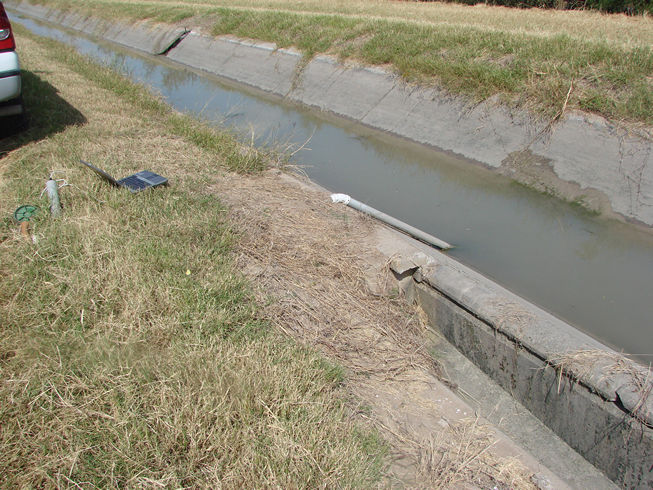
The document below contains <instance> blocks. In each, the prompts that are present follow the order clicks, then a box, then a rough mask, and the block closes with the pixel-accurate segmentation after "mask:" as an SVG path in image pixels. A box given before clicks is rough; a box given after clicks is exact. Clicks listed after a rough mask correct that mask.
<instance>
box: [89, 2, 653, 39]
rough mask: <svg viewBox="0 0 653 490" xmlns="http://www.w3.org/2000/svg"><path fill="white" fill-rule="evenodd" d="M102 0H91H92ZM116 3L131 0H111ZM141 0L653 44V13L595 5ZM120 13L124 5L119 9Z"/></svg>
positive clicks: (203, 9) (195, 10) (197, 8)
mask: <svg viewBox="0 0 653 490" xmlns="http://www.w3.org/2000/svg"><path fill="white" fill-rule="evenodd" d="M102 2H103V0H88V1H87V2H85V3H87V4H88V5H89V6H92V5H93V4H99V3H102ZM111 3H112V4H114V5H120V4H133V3H134V2H133V1H132V0H112V2H111ZM138 3H139V4H142V5H146V6H155V7H160V8H165V7H175V8H180V7H182V8H186V9H190V10H189V11H192V12H193V13H194V14H202V13H205V12H206V11H207V10H210V9H213V8H216V7H234V8H242V9H251V10H275V11H282V12H298V13H307V14H315V13H319V14H334V15H339V16H348V17H358V18H365V19H387V20H401V21H409V22H411V23H417V24H430V25H446V26H460V27H463V26H471V27H475V28H478V29H481V30H484V31H488V32H509V33H516V34H528V35H536V36H545V37H552V36H557V35H561V34H562V35H568V36H571V37H574V38H576V39H580V40H592V41H596V42H604V41H609V42H610V43H614V44H615V45H619V46H623V47H634V46H641V47H646V46H650V45H651V44H653V28H652V27H651V19H649V18H647V17H637V16H635V17H629V16H626V15H605V14H601V13H598V12H593V11H580V10H579V11H558V10H541V9H526V10H520V9H511V8H505V7H493V6H488V5H476V6H474V7H468V6H464V5H460V4H453V3H444V2H429V3H417V2H410V1H396V0H328V1H323V0H293V1H291V0H139V2H138ZM115 12H116V13H119V12H120V10H119V9H116V10H115Z"/></svg>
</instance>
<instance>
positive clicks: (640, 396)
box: [548, 349, 653, 425]
mask: <svg viewBox="0 0 653 490" xmlns="http://www.w3.org/2000/svg"><path fill="white" fill-rule="evenodd" d="M548 363H549V365H551V366H552V367H553V368H554V369H556V371H557V372H558V392H560V389H561V386H562V383H563V376H566V377H568V378H569V380H570V381H571V382H583V383H586V384H589V385H590V386H591V385H592V384H593V383H601V382H602V381H603V380H604V379H605V378H607V377H612V376H614V375H620V376H623V377H624V378H625V379H626V380H627V386H626V387H622V388H628V389H629V390H631V391H632V392H633V393H634V394H635V396H636V397H637V402H636V403H635V404H634V406H632V407H626V408H627V409H628V410H629V412H630V414H631V415H632V416H633V417H634V418H635V419H637V420H639V421H640V422H643V423H645V424H648V425H650V416H651V414H650V413H649V412H648V410H649V409H648V405H649V399H650V396H651V392H652V391H653V376H652V371H651V367H650V366H649V368H648V369H646V368H644V367H642V366H640V365H638V364H637V363H635V362H633V361H631V360H630V359H628V358H626V357H625V356H623V355H621V354H618V353H616V352H606V351H603V350H592V349H590V350H578V351H573V352H566V353H564V354H559V355H556V356H554V357H552V358H551V359H549V361H548Z"/></svg>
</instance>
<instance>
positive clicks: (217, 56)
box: [5, 2, 653, 488]
mask: <svg viewBox="0 0 653 490" xmlns="http://www.w3.org/2000/svg"><path fill="white" fill-rule="evenodd" d="M5 3H6V4H8V6H10V7H14V8H15V9H16V10H18V11H19V12H22V13H24V14H26V15H30V16H32V17H36V18H41V19H44V20H49V21H52V22H56V23H58V24H61V25H64V26H66V27H69V28H72V29H77V30H79V31H82V32H85V33H88V34H92V35H96V36H99V37H102V38H105V39H108V40H111V41H114V42H116V43H119V44H123V45H125V46H128V47H130V48H134V49H138V50H141V51H144V52H148V53H151V54H157V53H162V52H165V51H167V50H168V48H169V47H170V46H173V45H175V47H174V49H171V50H169V51H168V52H167V56H168V58H170V59H172V60H175V61H178V62H181V63H184V64H186V65H189V66H192V67H194V68H198V69H203V70H206V71H208V72H211V73H213V74H217V75H220V76H223V77H225V78H228V79H231V80H234V81H237V82H239V83H244V84H247V85H250V86H253V87H256V88H258V89H261V90H265V91H267V92H270V93H273V94H276V95H278V96H280V97H285V98H288V99H291V100H293V101H297V102H300V103H303V104H306V105H309V106H313V107H316V108H319V109H321V110H325V111H329V112H332V113H334V114H337V115H339V116H343V117H346V118H349V119H352V120H355V121H359V122H361V123H363V124H366V125H369V126H373V127H375V128H381V129H384V130H387V131H390V132H392V133H395V134H398V135H400V136H404V137H406V138H410V139H412V140H415V141H418V142H421V143H425V144H428V145H432V146H436V147H439V148H442V149H445V150H450V151H452V152H455V153H458V154H461V155H463V156H465V157H467V158H471V159H474V160H476V161H478V162H481V163H483V164H485V165H487V166H490V167H495V168H498V169H502V170H503V171H506V172H512V171H513V170H514V172H515V175H517V174H518V173H519V172H521V170H519V169H520V168H521V167H524V166H527V167H528V166H531V167H532V168H536V167H540V170H541V172H539V173H537V172H535V173H532V172H531V173H527V174H525V175H531V176H532V177H533V178H537V179H540V177H542V176H544V177H542V178H548V179H549V180H548V181H547V182H548V183H546V185H556V186H557V185H560V182H563V181H562V180H561V179H560V178H563V179H565V180H564V182H566V183H567V184H568V185H569V186H571V187H574V186H575V187H574V188H575V189H576V190H577V191H578V192H582V193H583V195H586V196H589V197H587V198H588V199H596V200H597V202H600V203H605V202H607V203H608V204H609V206H610V208H611V209H612V210H614V211H615V212H618V213H620V214H621V215H623V216H624V217H626V218H628V219H633V220H637V221H640V222H643V223H646V224H648V225H653V165H651V158H652V156H651V142H650V139H648V138H647V136H646V135H645V134H644V135H643V134H639V135H634V134H628V133H626V132H625V130H622V129H618V128H617V127H614V126H612V125H610V124H609V123H607V122H606V121H604V120H602V119H599V118H591V117H589V116H585V115H571V116H567V117H566V118H565V120H564V121H563V122H562V123H561V124H560V125H559V126H558V127H557V128H556V129H555V131H554V132H553V133H548V134H546V135H544V134H541V130H542V126H538V125H537V124H535V123H533V122H532V121H531V120H530V119H529V118H528V117H527V116H526V115H524V114H521V115H520V114H515V113H510V112H509V111H507V110H506V109H503V108H498V107H495V106H493V105H492V104H490V103H486V104H482V105H480V106H474V107H470V106H468V105H466V103H465V102H464V101H462V100H461V99H458V98H454V97H451V96H448V95H445V94H442V93H440V92H438V91H436V90H434V89H426V88H420V87H414V86H408V85H406V84H405V83H403V82H402V81H401V80H399V79H398V78H397V77H395V76H394V75H392V74H390V73H388V72H386V71H384V70H380V69H376V68H369V67H360V66H343V65H340V64H338V63H336V62H335V61H334V60H333V59H331V58H329V57H317V58H315V59H313V60H311V61H310V62H309V63H308V64H306V65H304V63H303V60H302V57H301V55H300V54H299V53H297V52H294V51H292V50H279V49H276V48H275V46H273V45H269V44H261V43H251V42H246V41H243V40H239V39H234V38H230V37H222V38H218V39H214V38H209V37H204V36H202V35H199V34H198V33H195V32H192V31H191V32H187V30H186V29H184V28H180V27H170V26H161V25H154V24H148V23H138V24H134V25H126V24H120V23H115V22H106V21H100V20H97V19H93V18H87V17H85V16H83V15H79V14H75V13H64V12H57V11H53V10H50V9H48V8H47V7H44V6H34V5H29V4H27V3H22V4H18V3H17V2H5ZM182 38H183V40H182V41H181V42H178V41H179V40H180V39H182ZM520 175H522V174H520ZM547 175H548V177H547ZM522 177H523V175H522ZM540 180H541V179H540ZM601 205H603V204H601ZM420 247H421V246H418V245H411V246H409V247H408V246H407V247H406V248H405V249H403V250H399V251H397V250H383V252H384V253H386V254H387V255H389V256H393V257H394V259H393V260H392V261H391V264H390V268H391V270H392V271H393V273H394V274H395V277H396V278H397V280H398V281H399V284H400V285H401V287H402V288H403V289H404V291H405V293H406V294H407V295H408V297H409V299H411V300H413V301H416V302H417V303H418V304H419V305H420V306H421V307H422V309H423V310H424V311H425V313H426V315H427V316H428V318H429V323H430V325H431V328H433V329H434V330H436V329H437V330H438V331H439V332H440V333H441V334H443V335H444V336H445V337H446V338H447V339H448V340H449V341H450V342H451V343H452V344H454V345H455V346H456V347H457V348H458V349H459V350H460V351H461V352H463V353H464V354H465V355H466V356H467V357H468V358H469V359H471V360H472V361H473V362H474V363H475V364H477V365H478V366H479V367H480V368H481V369H482V370H483V371H484V372H486V373H487V374H488V375H490V376H491V377H492V378H493V379H495V380H496V381H497V382H498V383H499V384H500V385H501V386H502V387H503V388H504V389H505V390H506V391H508V392H510V393H511V394H512V395H513V396H514V397H515V398H516V399H517V400H519V401H520V402H521V403H522V404H523V405H524V406H526V407H527V408H528V409H529V410H530V411H531V412H532V413H533V414H535V415H536V416H537V417H538V418H539V419H540V420H542V421H543V422H544V423H545V424H546V425H547V426H548V427H550V428H551V429H552V430H553V431H554V432H555V433H556V434H558V435H559V436H560V437H561V438H562V439H564V440H565V441H566V442H567V443H568V444H569V445H570V446H571V447H573V448H574V449H576V451H578V452H579V453H580V454H581V455H583V456H584V457H585V458H586V459H588V460H589V461H590V462H592V463H593V464H595V465H596V466H597V467H598V468H600V469H601V470H602V471H604V472H605V473H606V474H607V475H608V476H609V477H610V478H611V479H612V480H614V481H615V482H617V483H618V484H620V485H622V486H624V487H642V488H650V487H652V486H653V471H652V465H653V460H652V459H651V455H652V454H653V429H652V427H653V401H652V400H651V398H650V397H649V394H650V392H651V389H652V387H653V381H652V380H651V379H649V377H648V371H647V370H646V369H644V368H643V367H641V366H639V365H637V364H635V363H633V362H631V361H628V360H627V359H624V358H622V357H621V356H619V355H618V354H617V353H615V352H613V351H611V350H610V349H609V348H607V347H605V346H604V345H602V344H600V343H599V342H597V341H595V340H593V339H592V338H590V337H589V336H587V335H585V334H583V333H581V332H580V331H578V330H576V329H574V328H572V327H571V326H569V325H567V324H565V323H564V322H562V321H560V320H558V319H557V318H555V317H553V316H552V315H549V314H548V313H546V312H544V311H543V310H541V309H539V308H537V307H536V306H534V305H532V304H530V303H528V302H526V301H525V300H523V299H521V298H519V297H518V296H516V295H514V294H512V293H510V292H509V291H507V290H505V289H504V288H502V287H500V286H498V285H496V284H494V283H493V282H492V281H490V280H489V279H487V278H485V277H483V276H481V275H479V274H477V273H476V272H474V271H472V270H471V269H469V268H467V267H465V266H463V265H461V264H460V263H458V262H456V261H454V260H453V259H451V258H449V257H447V256H446V255H444V254H441V253H438V252H435V251H433V250H430V249H426V248H423V247H422V248H420ZM615 328H618V326H615Z"/></svg>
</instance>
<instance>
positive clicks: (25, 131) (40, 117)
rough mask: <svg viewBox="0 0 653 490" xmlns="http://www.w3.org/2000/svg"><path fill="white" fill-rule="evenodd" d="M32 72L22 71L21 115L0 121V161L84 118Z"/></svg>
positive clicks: (79, 122)
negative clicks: (9, 153) (13, 152)
mask: <svg viewBox="0 0 653 490" xmlns="http://www.w3.org/2000/svg"><path fill="white" fill-rule="evenodd" d="M36 73H44V72H32V71H28V70H22V72H21V74H22V83H23V99H24V102H25V115H24V116H12V117H6V118H1V119H2V120H1V121H0V158H3V157H4V156H5V155H6V154H7V152H9V151H12V150H15V149H16V148H19V147H21V146H23V145H26V144H28V143H31V142H33V141H39V140H42V139H44V138H47V137H48V136H50V135H53V134H56V133H59V132H61V131H63V130H64V129H66V128H67V127H69V126H73V125H81V124H84V123H85V122H86V118H85V117H84V115H83V114H82V113H81V112H79V111H78V110H77V109H75V108H74V107H73V106H72V105H70V104H69V103H68V102H66V101H65V100H64V99H62V98H61V97H60V96H59V93H58V91H57V89H56V88H55V87H53V86H52V85H50V84H49V83H48V82H46V81H44V80H42V79H41V78H40V77H39V76H38V75H37V74H36Z"/></svg>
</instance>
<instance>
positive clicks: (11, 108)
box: [0, 2, 23, 116]
mask: <svg viewBox="0 0 653 490" xmlns="http://www.w3.org/2000/svg"><path fill="white" fill-rule="evenodd" d="M22 114H23V98H22V96H21V81H20V64H19V62H18V55H17V54H16V42H15V41H14V34H13V32H12V31H11V24H10V23H9V19H8V18H7V13H6V12H5V8H4V7H3V5H2V2H0V116H18V115H22Z"/></svg>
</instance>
